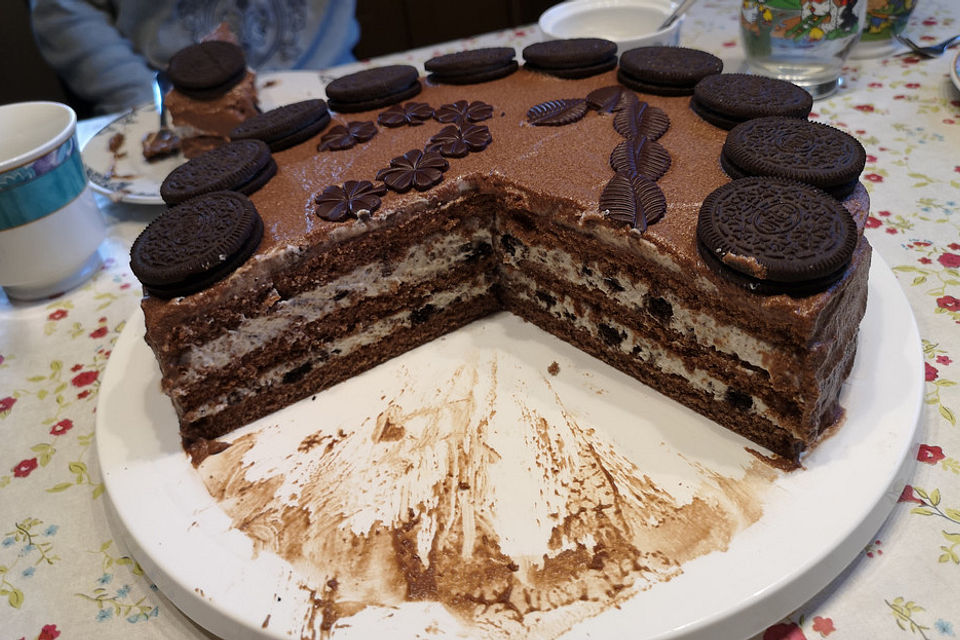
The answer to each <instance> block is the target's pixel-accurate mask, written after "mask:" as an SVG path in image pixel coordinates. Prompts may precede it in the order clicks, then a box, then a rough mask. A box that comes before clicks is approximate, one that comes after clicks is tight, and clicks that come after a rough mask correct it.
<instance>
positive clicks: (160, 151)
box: [141, 71, 180, 161]
mask: <svg viewBox="0 0 960 640" xmlns="http://www.w3.org/2000/svg"><path fill="white" fill-rule="evenodd" d="M172 87H173V83H172V82H170V78H168V77H167V74H166V72H164V71H157V72H156V73H155V74H154V75H153V104H154V107H156V109H157V111H158V112H160V128H159V129H158V130H157V131H154V132H151V133H148V134H147V135H145V136H144V137H143V140H142V141H141V145H142V146H143V157H144V158H146V159H147V160H148V161H152V160H155V159H158V158H164V157H166V156H169V155H171V154H174V153H177V152H178V151H179V150H180V138H179V136H177V134H176V133H174V132H173V131H172V130H171V129H170V128H169V127H168V126H167V105H166V104H165V103H164V100H163V98H164V96H166V95H167V92H168V91H170V89H171V88H172Z"/></svg>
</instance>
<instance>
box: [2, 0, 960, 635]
mask: <svg viewBox="0 0 960 640" xmlns="http://www.w3.org/2000/svg"><path fill="white" fill-rule="evenodd" d="M918 4H919V6H918V8H917V10H916V11H915V13H914V15H913V17H912V18H911V22H910V25H909V27H908V32H909V33H910V34H911V35H913V36H914V37H915V38H919V39H920V40H922V41H925V42H932V41H937V40H940V39H942V38H944V37H946V36H948V35H952V34H953V33H956V32H957V30H958V28H960V2H957V1H956V0H922V1H921V2H919V3H918ZM737 8H738V2H737V1H736V0H701V2H699V3H698V4H697V5H695V7H694V9H693V10H692V11H691V13H690V14H689V15H688V16H687V18H686V20H685V23H684V25H683V36H682V40H683V43H684V44H687V45H688V46H696V47H698V48H701V49H706V50H709V51H712V52H714V53H716V54H717V55H720V56H721V57H722V58H723V59H724V61H725V65H726V67H725V68H726V70H728V71H736V70H739V69H741V66H742V53H741V49H740V43H739V32H738V26H737ZM539 38H540V34H539V31H538V30H537V28H536V27H529V28H523V29H518V30H508V31H503V32H498V33H494V34H488V35H485V36H482V37H478V38H473V39H467V40H463V41H458V42H455V43H449V44H447V45H443V46H437V47H431V48H427V49H422V50H419V51H413V52H409V53H406V54H403V55H397V56H391V57H389V58H388V60H389V61H391V62H393V61H411V62H413V63H416V64H419V63H422V62H423V60H425V59H427V58H429V57H430V56H432V55H434V54H436V53H441V52H449V51H454V50H458V49H463V48H472V47H476V46H504V45H505V46H513V47H515V48H517V50H518V51H519V50H520V49H521V48H522V47H523V46H525V45H526V44H529V43H530V42H534V41H537V40H539ZM955 51H956V50H954V53H955ZM952 58H953V55H948V56H944V57H942V58H938V59H934V60H921V59H919V58H917V57H916V56H912V55H903V54H902V52H901V55H894V56H891V57H886V58H882V59H865V60H851V61H850V62H849V63H848V65H847V67H846V70H845V76H846V86H845V87H844V88H843V89H842V90H841V91H840V92H839V93H838V94H837V95H835V96H834V97H832V98H830V99H827V100H824V101H820V102H818V103H816V104H815V105H814V115H813V118H814V119H816V120H819V121H822V122H826V123H828V124H831V125H834V126H836V127H839V128H841V129H844V130H846V131H848V132H850V133H852V134H854V135H855V136H856V137H857V138H859V139H860V140H861V141H862V142H863V144H864V146H865V147H866V149H867V153H868V156H867V166H866V170H865V171H864V174H863V181H864V182H865V184H866V185H867V188H868V189H869V191H870V194H871V198H872V202H873V205H872V213H871V216H870V218H869V219H868V222H867V226H868V230H867V234H868V237H869V239H870V241H871V242H872V244H873V246H874V247H875V249H876V250H877V251H878V252H879V254H880V255H881V256H882V257H883V259H884V261H885V262H886V263H887V264H889V265H890V266H891V267H892V268H893V270H894V271H895V273H896V275H897V277H898V279H899V281H900V284H901V286H902V287H903V289H904V290H905V292H906V295H907V297H908V299H909V301H910V304H911V306H912V308H913V311H914V313H915V315H916V318H917V322H918V325H919V327H920V334H921V337H922V340H923V354H924V359H925V371H926V382H925V385H926V387H925V406H924V410H923V413H922V417H921V423H922V424H921V425H920V442H921V443H922V444H921V445H920V446H919V448H918V450H917V453H916V458H917V460H916V465H915V468H914V470H913V471H912V475H911V478H910V480H909V484H907V485H906V486H904V487H903V493H902V495H901V497H900V501H899V503H898V504H897V505H896V507H895V508H894V509H893V512H892V513H891V515H890V517H889V518H888V520H887V521H886V523H885V524H884V525H883V527H882V528H881V529H880V530H879V531H877V533H876V535H875V536H874V538H873V539H872V540H871V542H870V543H869V544H868V545H867V546H866V547H865V548H864V549H863V550H862V552H861V553H860V554H859V555H858V557H857V558H856V559H855V560H854V561H853V562H852V564H851V565H850V566H849V567H847V568H846V569H845V570H844V571H843V572H842V573H841V574H840V575H839V577H838V578H837V579H836V580H835V581H834V582H833V583H832V584H831V585H830V586H829V587H827V588H826V589H824V590H823V592H821V593H820V594H819V595H817V596H816V597H815V598H814V599H813V600H811V601H810V602H808V603H806V604H804V605H802V606H801V607H800V608H799V609H798V610H797V611H796V612H794V613H793V614H791V615H790V616H789V617H788V618H787V619H785V620H783V621H781V622H780V623H778V624H775V625H774V626H771V627H770V628H768V629H767V630H766V631H764V632H763V633H762V634H761V635H759V636H757V637H758V638H760V637H762V638H763V639H764V640H777V639H787V638H789V639H790V640H799V639H801V638H821V637H822V638H826V637H830V638H831V639H833V640H835V639H841V638H856V639H860V638H901V637H902V638H908V637H911V638H913V637H915V638H926V639H933V638H953V637H956V636H957V635H958V634H960V424H958V417H960V416H958V414H960V388H958V387H957V381H958V380H960V330H958V328H957V325H958V324H960V91H958V90H957V89H956V88H955V87H954V86H953V85H952V84H951V81H950V79H949V68H950V65H951V64H952ZM378 62H379V61H378ZM365 64H369V63H368V62H365V63H358V64H357V65H356V66H355V67H351V68H345V69H342V70H338V71H337V73H338V74H339V73H347V72H349V71H352V70H354V68H356V67H361V66H363V65H365ZM103 124H104V122H103V121H102V120H98V121H91V122H84V123H81V127H80V133H81V140H85V139H88V138H89V137H90V136H91V135H92V134H93V133H94V132H95V131H96V130H97V129H98V128H99V127H100V126H102V125H103ZM99 202H100V204H101V206H102V208H103V210H104V212H105V214H106V216H107V218H108V221H109V224H110V235H109V238H108V240H107V241H106V242H105V243H104V245H103V246H102V247H101V253H102V254H103V257H104V266H103V268H102V270H101V271H100V272H99V273H98V274H97V275H96V276H95V277H94V278H93V279H92V280H90V281H89V282H88V283H86V284H85V285H83V286H82V287H80V288H79V289H77V290H74V291H72V292H70V293H68V294H66V295H63V296H61V297H59V298H56V299H53V300H49V301H46V302H41V303H35V304H21V303H11V302H8V301H7V300H5V299H4V298H3V297H2V294H0V436H2V440H0V442H2V445H0V640H7V639H12V640H16V639H18V638H25V639H31V638H41V639H43V640H52V639H53V638H57V637H61V638H105V639H108V638H130V637H135V638H164V639H179V638H188V639H196V638H204V637H209V635H208V634H207V633H206V632H205V631H204V630H202V629H201V628H199V627H198V626H196V625H195V624H193V623H192V622H191V621H190V620H189V619H187V618H186V617H185V616H184V615H183V614H181V613H180V612H179V611H178V610H177V609H176V608H175V607H174V606H173V605H172V604H171V603H170V602H169V601H168V600H167V599H166V598H165V597H164V596H163V594H162V593H160V592H159V591H158V590H157V589H156V587H155V586H154V585H153V584H152V583H151V581H150V578H149V576H147V575H144V573H143V571H142V570H141V569H140V567H139V565H138V564H137V562H136V559H135V558H133V557H131V555H130V554H129V552H128V551H127V549H126V548H125V547H124V544H123V542H122V540H121V533H120V532H119V531H117V530H116V529H115V528H114V527H115V526H116V525H112V524H111V521H110V519H108V516H107V514H106V504H105V501H106V498H105V496H104V485H103V483H102V481H101V477H100V473H99V471H98V468H97V459H96V455H95V447H94V438H95V432H94V424H95V415H94V414H95V407H96V404H97V391H98V387H99V384H100V380H101V378H102V376H103V372H104V368H105V367H106V365H107V362H108V360H109V358H110V351H111V348H112V345H113V344H114V343H115V341H116V340H117V338H118V336H119V334H120V332H121V330H122V329H123V326H124V322H125V320H126V319H127V318H128V317H129V316H130V314H131V313H132V312H133V311H134V309H135V308H136V306H137V305H138V301H139V296H140V287H139V284H138V283H137V282H136V280H135V279H134V278H133V276H132V275H131V273H130V270H129V267H128V265H127V254H128V251H129V247H130V243H131V242H132V240H133V239H134V238H135V237H136V235H137V233H139V231H140V230H141V229H142V228H143V227H144V226H145V224H146V223H148V222H149V221H150V220H151V219H152V218H153V217H155V216H156V215H157V214H158V213H159V211H160V209H159V208H158V207H150V206H134V205H124V204H117V203H112V202H110V201H109V200H107V199H106V198H100V200H99ZM838 490H840V488H838ZM143 499H144V500H145V501H149V500H150V496H149V495H145V496H143ZM809 517H810V518H814V519H815V518H817V517H818V514H816V513H810V514H809ZM823 526H830V523H829V522H824V523H823ZM637 624H638V625H642V624H643V621H642V620H639V621H638V622H637ZM720 640H722V639H720ZM734 640H736V639H734Z"/></svg>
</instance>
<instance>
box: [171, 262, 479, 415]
mask: <svg viewBox="0 0 960 640" xmlns="http://www.w3.org/2000/svg"><path fill="white" fill-rule="evenodd" d="M489 290H490V283H489V282H488V281H487V279H486V277H483V276H481V277H480V278H477V279H474V280H473V281H471V282H466V283H463V285H462V286H460V287H458V288H456V289H452V290H449V291H439V292H437V293H435V294H433V295H432V296H430V297H429V298H428V300H427V301H426V302H425V304H431V305H433V306H434V307H436V308H437V309H444V308H446V307H447V306H449V305H450V304H454V303H457V304H462V303H467V302H469V301H470V300H473V299H476V298H479V297H481V296H483V295H484V294H486V293H487V292H488V291H489ZM410 326H412V322H411V320H410V310H409V309H405V310H403V311H401V312H398V313H395V314H392V315H389V316H386V317H384V318H381V319H380V320H378V321H376V322H372V323H370V324H368V325H366V326H364V328H363V330H362V331H357V332H356V333H353V334H350V335H348V336H344V337H342V338H340V339H337V340H332V341H330V342H329V343H327V345H326V353H327V354H329V357H330V359H333V358H343V357H347V356H349V355H350V354H352V353H353V352H355V351H357V350H358V349H360V348H362V347H365V346H367V345H370V344H374V343H377V342H380V341H381V340H384V339H385V338H387V337H388V336H390V335H391V334H392V333H394V332H395V331H397V330H398V329H402V328H407V327H410ZM318 357H319V356H318V354H316V353H314V354H309V355H307V356H306V357H304V358H301V359H299V360H295V361H294V360H290V361H286V362H284V363H283V364H282V365H278V366H276V367H273V368H271V369H267V370H265V371H263V372H262V374H261V375H260V377H259V378H257V379H255V380H251V381H250V382H251V384H250V385H248V386H246V387H243V388H237V389H234V390H232V391H231V392H230V393H229V394H223V395H221V396H219V397H217V398H215V399H214V400H211V401H210V402H209V403H207V404H205V405H203V406H201V407H198V408H196V409H195V410H193V411H190V412H189V413H187V415H186V416H185V417H186V418H187V419H189V420H191V421H192V420H197V419H199V418H203V417H205V416H209V415H213V414H216V413H219V412H220V411H223V410H224V409H226V408H228V407H229V406H231V404H237V403H239V402H242V401H243V400H245V399H247V398H249V397H252V396H255V395H257V394H258V393H260V392H261V391H262V390H263V389H266V388H268V387H270V386H272V385H275V384H279V383H280V382H281V381H282V380H283V376H284V375H286V374H287V373H289V372H290V371H293V370H295V369H297V368H299V367H301V366H303V365H304V364H307V363H309V362H311V361H313V360H316V359H317V358H318ZM324 362H326V360H325V361H324ZM173 393H174V401H175V402H176V398H177V397H178V396H179V397H182V396H183V395H184V394H182V393H180V392H179V389H177V390H174V392H173Z"/></svg>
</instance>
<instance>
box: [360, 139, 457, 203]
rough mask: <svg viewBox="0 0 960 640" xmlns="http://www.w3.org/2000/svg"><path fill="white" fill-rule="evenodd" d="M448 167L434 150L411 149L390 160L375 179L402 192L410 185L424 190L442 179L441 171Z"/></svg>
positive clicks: (448, 164)
mask: <svg viewBox="0 0 960 640" xmlns="http://www.w3.org/2000/svg"><path fill="white" fill-rule="evenodd" d="M449 167H450V163H449V162H447V161H446V160H445V159H444V158H443V156H441V155H440V154H439V153H437V152H435V151H420V149H413V150H412V151H407V152H406V153H405V154H403V155H402V156H398V157H396V158H394V159H393V160H391V161H390V166H389V167H387V168H385V169H380V171H378V172H377V180H383V182H384V184H386V185H387V186H388V187H390V188H391V189H393V190H394V191H399V192H401V193H403V192H404V191H408V190H409V189H410V187H416V188H417V190H418V191H425V190H427V189H429V188H430V187H432V186H433V185H435V184H437V183H438V182H440V180H442V179H443V172H444V171H446V170H447V169H448V168H449Z"/></svg>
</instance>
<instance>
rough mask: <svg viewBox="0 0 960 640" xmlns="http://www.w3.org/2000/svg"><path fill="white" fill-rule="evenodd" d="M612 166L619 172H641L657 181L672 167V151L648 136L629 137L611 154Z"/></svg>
mask: <svg viewBox="0 0 960 640" xmlns="http://www.w3.org/2000/svg"><path fill="white" fill-rule="evenodd" d="M610 166H611V167H612V168H613V170H614V171H617V172H623V173H639V174H640V175H642V176H644V177H646V178H649V179H650V180H653V181H657V180H659V179H660V178H661V177H663V174H665V173H666V172H667V169H669V168H670V152H668V151H667V150H666V149H664V148H663V145H661V144H659V143H657V142H653V141H651V140H649V139H648V138H647V137H646V136H640V137H637V138H628V139H626V140H624V141H623V142H621V143H620V144H618V145H617V146H616V147H615V148H614V150H613V153H611V154H610Z"/></svg>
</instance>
